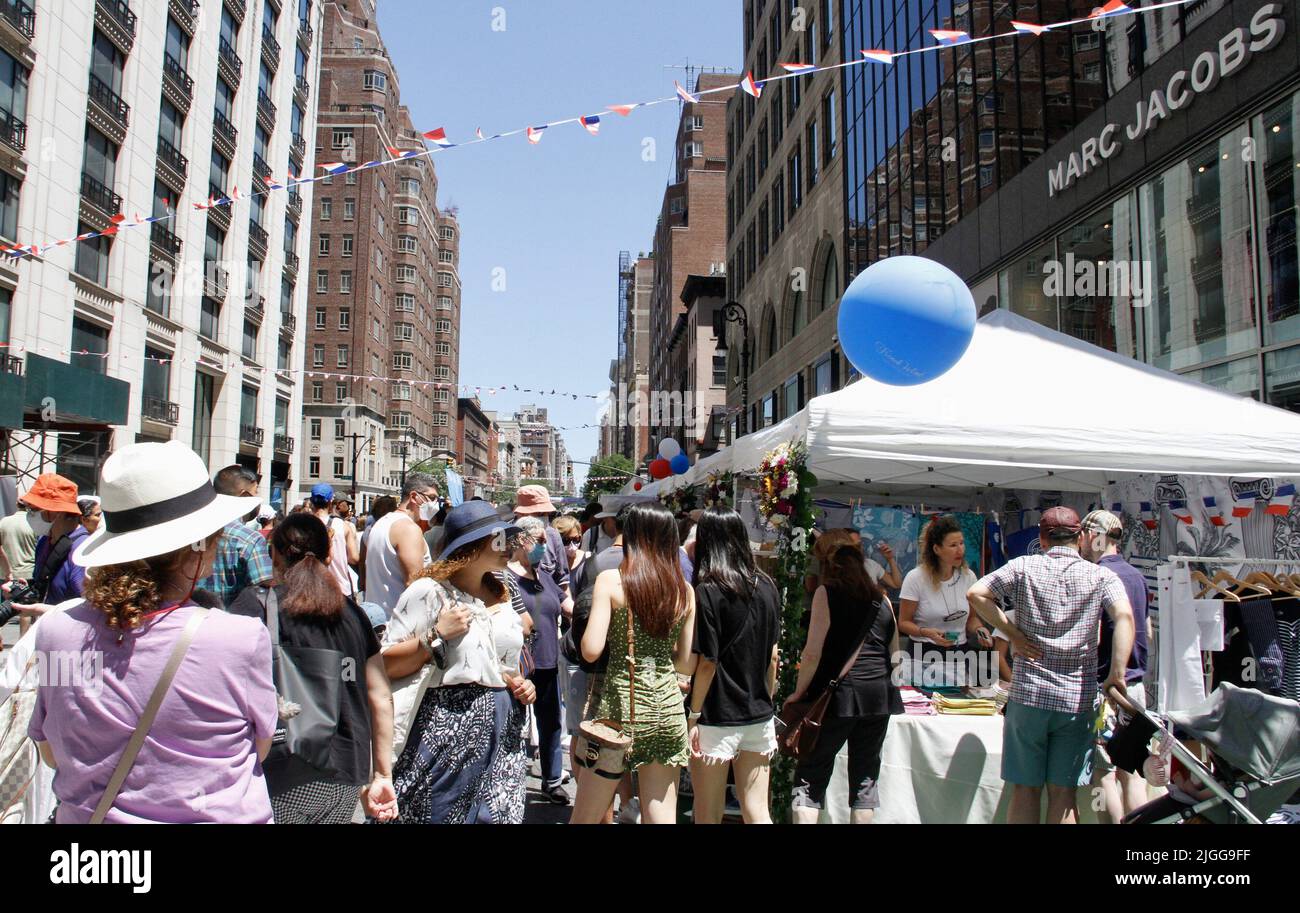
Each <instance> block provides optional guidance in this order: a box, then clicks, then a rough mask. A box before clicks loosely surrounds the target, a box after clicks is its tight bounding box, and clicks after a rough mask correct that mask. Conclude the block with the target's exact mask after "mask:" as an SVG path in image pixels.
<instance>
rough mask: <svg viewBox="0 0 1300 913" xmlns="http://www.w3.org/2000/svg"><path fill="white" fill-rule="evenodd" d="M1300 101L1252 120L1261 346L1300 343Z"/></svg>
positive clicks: (1299, 97) (1295, 99)
mask: <svg viewBox="0 0 1300 913" xmlns="http://www.w3.org/2000/svg"><path fill="white" fill-rule="evenodd" d="M1297 129H1300V95H1297V96H1292V97H1291V98H1289V99H1287V100H1286V101H1285V102H1283V103H1282V104H1280V105H1277V106H1276V107H1274V108H1272V109H1270V110H1268V111H1265V112H1264V113H1263V114H1262V115H1261V116H1260V117H1257V118H1255V123H1254V129H1253V131H1252V132H1253V136H1254V139H1255V148H1256V149H1257V150H1258V151H1259V153H1261V154H1260V156H1259V158H1260V159H1261V161H1260V164H1259V168H1260V170H1261V171H1262V172H1263V173H1262V175H1260V176H1259V180H1258V181H1257V182H1256V186H1257V187H1258V191H1257V197H1258V203H1257V206H1258V211H1259V214H1260V222H1261V232H1262V233H1263V237H1262V238H1261V243H1260V249H1261V253H1262V257H1263V264H1262V267H1261V269H1260V292H1261V294H1262V295H1263V303H1264V344H1265V345H1274V344H1276V343H1279V342H1289V341H1291V340H1293V339H1300V271H1298V270H1297V253H1296V201H1297V199H1300V148H1297V146H1296V131H1297Z"/></svg>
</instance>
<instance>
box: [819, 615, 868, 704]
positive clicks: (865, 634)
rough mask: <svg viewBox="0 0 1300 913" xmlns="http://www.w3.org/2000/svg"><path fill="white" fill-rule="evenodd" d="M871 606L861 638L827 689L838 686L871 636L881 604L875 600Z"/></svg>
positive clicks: (830, 689) (831, 689)
mask: <svg viewBox="0 0 1300 913" xmlns="http://www.w3.org/2000/svg"><path fill="white" fill-rule="evenodd" d="M871 607H872V612H871V615H870V616H869V617H868V618H867V628H866V630H865V631H863V632H862V639H861V640H860V641H858V648H857V649H856V650H854V651H853V652H852V653H851V654H849V659H848V662H846V663H845V664H844V668H843V669H841V670H840V674H839V675H837V676H835V678H834V679H832V680H831V682H830V684H829V685H827V686H826V688H827V690H828V691H833V690H834V689H836V688H838V687H839V685H840V679H842V678H844V676H846V675H848V674H849V670H850V669H852V668H853V664H854V663H856V662H857V661H858V656H859V655H860V654H861V653H862V648H863V647H865V646H866V645H867V638H868V637H870V636H871V629H872V628H873V627H875V626H876V617H877V616H878V615H880V607H881V604H880V602H879V601H876V602H874V603H872V606H871Z"/></svg>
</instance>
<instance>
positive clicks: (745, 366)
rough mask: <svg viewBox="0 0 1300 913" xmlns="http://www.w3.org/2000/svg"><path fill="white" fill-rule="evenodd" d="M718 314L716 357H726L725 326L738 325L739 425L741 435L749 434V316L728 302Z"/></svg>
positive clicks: (740, 306) (731, 302) (742, 306)
mask: <svg viewBox="0 0 1300 913" xmlns="http://www.w3.org/2000/svg"><path fill="white" fill-rule="evenodd" d="M719 313H720V314H721V315H722V317H723V322H722V323H720V324H719V325H718V327H717V328H716V333H715V335H716V336H717V337H718V345H717V347H716V348H715V349H714V352H716V353H717V354H718V355H721V356H722V357H723V358H726V357H727V351H728V350H727V324H728V323H738V324H740V339H741V343H740V409H741V412H740V425H741V428H742V429H743V430H742V431H741V434H742V435H745V434H749V314H748V313H747V312H746V311H745V307H744V305H742V304H740V303H739V302H736V301H729V302H727V303H726V304H725V305H723V307H722V310H721V311H719Z"/></svg>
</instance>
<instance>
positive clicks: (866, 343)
mask: <svg viewBox="0 0 1300 913" xmlns="http://www.w3.org/2000/svg"><path fill="white" fill-rule="evenodd" d="M975 320H976V311H975V298H974V297H973V296H972V295H971V292H970V289H969V288H967V287H966V283H964V282H962V281H961V278H960V277H959V276H958V275H957V274H956V273H954V272H953V271H952V270H950V269H948V268H947V267H946V266H944V265H943V264H941V263H936V262H935V261H933V260H929V259H926V258H925V257H889V258H888V259H885V260H881V261H879V262H877V263H873V264H872V265H871V266H870V267H868V268H867V269H866V270H865V271H864V272H862V273H861V274H859V275H858V277H857V278H856V279H854V280H853V282H852V283H850V284H849V287H848V289H847V290H846V291H845V292H844V298H843V299H842V300H841V301H840V313H839V336H840V347H841V348H842V349H843V350H844V354H845V356H846V357H847V358H848V360H849V361H850V362H851V363H852V364H853V366H854V367H855V368H857V369H858V370H859V371H861V372H862V373H863V374H864V375H866V376H867V377H870V378H872V379H873V380H878V381H880V382H881V383H884V384H892V385H894V386H897V387H910V386H914V385H916V384H923V383H926V382H927V381H931V380H934V379H935V378H936V377H940V376H942V375H943V374H945V373H946V372H947V371H948V370H949V369H950V368H951V367H952V366H953V365H955V364H957V362H958V361H960V360H961V357H962V356H963V355H965V354H966V349H967V348H968V347H969V346H970V342H971V338H972V337H973V336H974V335H975Z"/></svg>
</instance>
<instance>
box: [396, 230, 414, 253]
mask: <svg viewBox="0 0 1300 913" xmlns="http://www.w3.org/2000/svg"><path fill="white" fill-rule="evenodd" d="M397 249H398V251H399V252H401V253H404V254H413V253H415V250H416V247H415V235H398V236H397Z"/></svg>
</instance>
